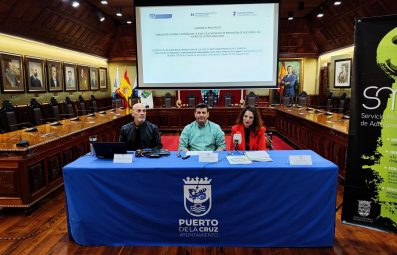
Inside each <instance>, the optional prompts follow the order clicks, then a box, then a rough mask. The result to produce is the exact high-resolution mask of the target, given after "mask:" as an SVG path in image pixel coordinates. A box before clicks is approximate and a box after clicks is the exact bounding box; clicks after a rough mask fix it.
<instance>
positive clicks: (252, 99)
mask: <svg viewBox="0 0 397 255" xmlns="http://www.w3.org/2000/svg"><path fill="white" fill-rule="evenodd" d="M256 100H257V96H256V95H255V93H254V92H252V91H251V92H250V93H249V94H248V95H247V96H246V100H245V102H246V105H250V106H257V103H256Z"/></svg>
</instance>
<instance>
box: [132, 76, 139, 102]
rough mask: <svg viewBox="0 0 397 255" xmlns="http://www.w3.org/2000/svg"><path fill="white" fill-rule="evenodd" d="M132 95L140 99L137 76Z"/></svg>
mask: <svg viewBox="0 0 397 255" xmlns="http://www.w3.org/2000/svg"><path fill="white" fill-rule="evenodd" d="M132 95H133V96H135V97H139V92H138V89H137V80H136V76H135V81H134V86H133V87H132Z"/></svg>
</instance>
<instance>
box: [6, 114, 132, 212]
mask: <svg viewBox="0 0 397 255" xmlns="http://www.w3.org/2000/svg"><path fill="white" fill-rule="evenodd" d="M131 120H132V117H131V115H130V110H129V109H127V110H120V109H117V110H116V111H114V112H112V111H107V112H106V114H99V113H96V115H95V116H94V117H87V116H80V120H79V121H71V120H70V119H66V120H62V121H60V122H61V123H62V125H59V126H51V125H49V124H45V125H40V126H37V129H38V131H37V132H26V131H25V130H18V131H14V132H10V133H6V134H0V207H30V206H31V205H33V204H34V203H35V202H37V201H38V200H40V199H41V198H43V197H44V196H46V195H48V194H49V193H51V192H52V191H53V190H55V189H57V188H58V187H60V186H62V185H63V178H62V168H63V166H65V165H66V164H68V163H70V162H72V161H74V160H76V159H77V158H79V157H80V156H82V155H84V154H86V153H87V152H88V151H89V143H88V138H89V136H92V135H96V136H97V137H98V141H115V140H117V139H118V136H119V132H120V127H121V126H122V125H124V124H126V123H128V122H130V121H131ZM20 140H27V141H29V146H27V147H18V146H16V143H17V142H18V141H20Z"/></svg>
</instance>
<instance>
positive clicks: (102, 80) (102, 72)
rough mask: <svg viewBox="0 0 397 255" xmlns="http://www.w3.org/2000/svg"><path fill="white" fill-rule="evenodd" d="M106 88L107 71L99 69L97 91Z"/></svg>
mask: <svg viewBox="0 0 397 255" xmlns="http://www.w3.org/2000/svg"><path fill="white" fill-rule="evenodd" d="M107 88H108V71H107V69H106V68H103V67H101V68H99V89H100V90H107Z"/></svg>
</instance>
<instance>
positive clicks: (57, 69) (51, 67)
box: [47, 59, 63, 92]
mask: <svg viewBox="0 0 397 255" xmlns="http://www.w3.org/2000/svg"><path fill="white" fill-rule="evenodd" d="M62 73H63V72H62V64H61V62H60V61H57V60H48V59H47V77H48V86H47V87H48V91H50V92H56V91H63V75H62Z"/></svg>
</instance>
